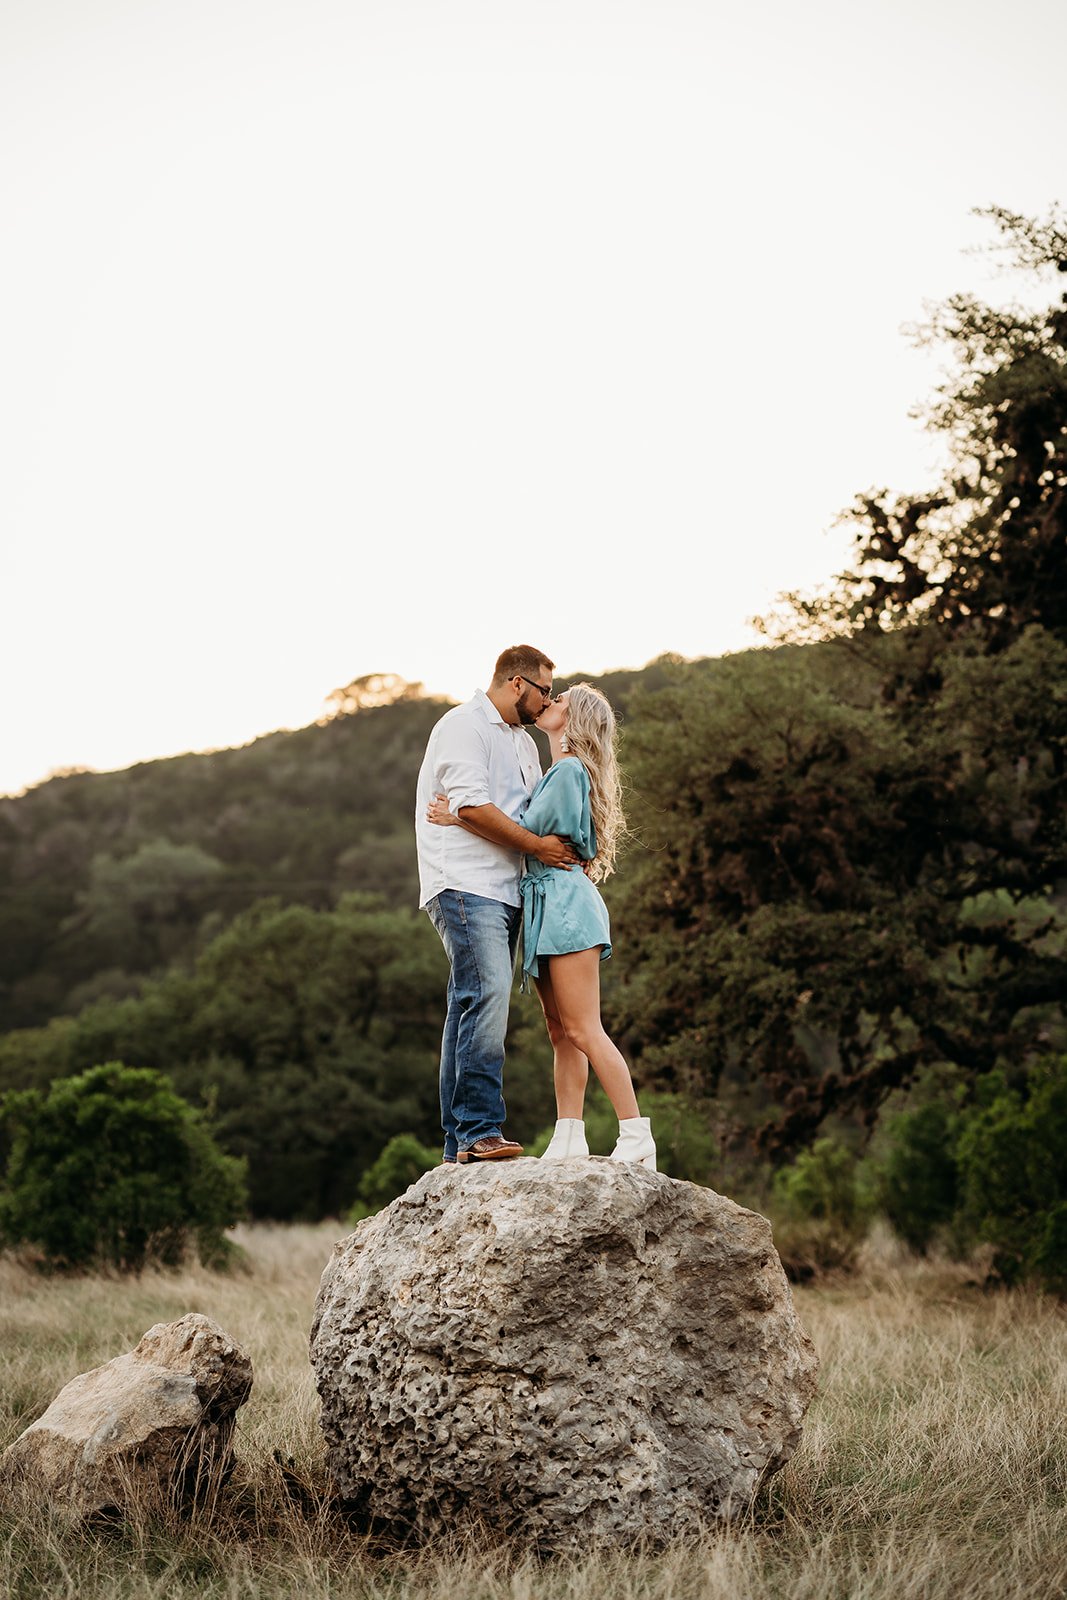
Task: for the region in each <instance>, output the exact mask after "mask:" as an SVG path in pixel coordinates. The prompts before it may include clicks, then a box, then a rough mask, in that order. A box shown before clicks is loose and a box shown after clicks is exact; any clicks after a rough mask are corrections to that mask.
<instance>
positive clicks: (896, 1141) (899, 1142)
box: [877, 1099, 960, 1252]
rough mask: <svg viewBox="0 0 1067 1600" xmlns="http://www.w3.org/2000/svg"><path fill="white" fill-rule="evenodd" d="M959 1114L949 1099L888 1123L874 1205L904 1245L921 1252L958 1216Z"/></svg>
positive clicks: (920, 1108) (898, 1115)
mask: <svg viewBox="0 0 1067 1600" xmlns="http://www.w3.org/2000/svg"><path fill="white" fill-rule="evenodd" d="M959 1132H960V1113H959V1111H958V1109H957V1107H956V1106H955V1105H954V1104H952V1103H950V1102H949V1101H947V1100H944V1099H940V1100H929V1101H927V1102H926V1104H924V1105H917V1106H915V1107H913V1108H910V1109H908V1110H905V1111H901V1112H898V1113H897V1115H896V1116H893V1117H890V1118H888V1119H887V1121H886V1124H885V1129H884V1136H885V1148H884V1154H883V1155H882V1158H881V1161H880V1164H879V1171H878V1179H877V1192H878V1203H879V1206H880V1208H881V1210H882V1211H883V1212H884V1213H885V1215H886V1218H887V1219H888V1221H889V1223H890V1224H891V1226H892V1228H893V1230H894V1232H895V1233H897V1234H898V1235H899V1236H900V1238H901V1239H903V1240H904V1242H905V1244H907V1245H910V1246H911V1248H912V1249H913V1250H918V1251H920V1252H925V1251H926V1250H927V1248H928V1247H929V1245H930V1243H931V1241H932V1239H933V1238H934V1235H935V1234H936V1233H938V1232H939V1231H940V1230H942V1229H943V1228H946V1227H948V1226H949V1224H950V1223H951V1221H952V1218H953V1216H954V1214H955V1211H956V1205H957V1199H958V1194H959V1171H958V1163H957V1155H956V1146H957V1142H958V1139H959Z"/></svg>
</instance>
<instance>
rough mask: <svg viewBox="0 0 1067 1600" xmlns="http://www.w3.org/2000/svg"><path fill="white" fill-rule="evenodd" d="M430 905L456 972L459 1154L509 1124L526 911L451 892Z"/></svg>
mask: <svg viewBox="0 0 1067 1600" xmlns="http://www.w3.org/2000/svg"><path fill="white" fill-rule="evenodd" d="M426 910H427V912H428V914H429V918H430V921H431V922H432V923H433V925H434V927H435V928H436V929H437V932H438V934H439V935H440V937H441V943H442V944H443V945H444V947H445V953H446V954H447V956H448V960H449V964H450V966H451V969H452V970H451V973H450V975H449V979H448V1009H447V1011H446V1013H445V1029H444V1033H443V1035H442V1037H441V1126H442V1128H443V1129H444V1134H445V1155H446V1156H454V1155H455V1154H456V1151H457V1149H458V1150H466V1149H468V1148H469V1147H470V1146H471V1145H472V1144H474V1142H475V1140H476V1139H485V1138H487V1137H489V1136H490V1135H491V1134H498V1133H500V1131H501V1128H502V1126H503V1123H504V1117H505V1114H506V1113H505V1107H504V1091H503V1076H504V1035H505V1034H506V1032H507V1027H508V1009H509V1007H510V1004H511V983H512V978H513V976H514V972H515V951H516V948H517V946H518V940H519V928H520V927H521V925H522V909H521V907H520V906H506V905H504V903H503V901H501V900H487V899H485V898H484V897H483V896H482V895H480V894H467V893H466V892H464V891H461V890H459V889H443V890H442V891H441V893H440V894H438V895H435V896H434V898H433V899H432V900H430V901H429V902H428V903H427V906H426Z"/></svg>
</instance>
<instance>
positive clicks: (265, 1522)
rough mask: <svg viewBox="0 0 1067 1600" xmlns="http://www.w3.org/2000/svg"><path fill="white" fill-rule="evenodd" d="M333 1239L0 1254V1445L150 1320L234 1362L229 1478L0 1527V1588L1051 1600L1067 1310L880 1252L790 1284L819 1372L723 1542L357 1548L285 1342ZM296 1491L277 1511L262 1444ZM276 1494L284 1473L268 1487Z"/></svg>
mask: <svg viewBox="0 0 1067 1600" xmlns="http://www.w3.org/2000/svg"><path fill="white" fill-rule="evenodd" d="M337 1231H338V1230H337V1229H336V1228H335V1227H331V1226H329V1225H327V1226H320V1227H317V1228H300V1227H286V1228H282V1227H279V1228H266V1227H257V1228H250V1229H248V1230H246V1231H245V1232H244V1233H243V1234H242V1235H241V1236H240V1242H241V1243H242V1245H243V1246H244V1248H245V1250H246V1251H247V1253H248V1259H249V1270H248V1271H246V1272H241V1273H236V1274H233V1275H231V1276H219V1275H216V1274H213V1273H209V1272H205V1271H202V1270H199V1269H190V1270H187V1271H183V1272H181V1273H174V1274H156V1273H149V1274H145V1275H144V1276H143V1277H141V1278H140V1279H134V1280H122V1279H119V1278H116V1277H107V1276H97V1277H89V1278H72V1279H64V1278H47V1277H41V1276H39V1275H37V1274H36V1273H34V1272H33V1271H31V1270H29V1269H27V1268H25V1267H23V1266H20V1265H19V1264H18V1263H16V1262H14V1261H12V1260H10V1259H6V1258H3V1259H0V1446H2V1445H6V1444H7V1443H8V1442H9V1441H10V1440H11V1439H13V1438H14V1437H16V1435H17V1434H18V1433H19V1432H21V1430H22V1429H23V1428H24V1427H26V1426H27V1424H28V1423H29V1422H31V1421H32V1420H33V1419H34V1418H35V1417H36V1416H38V1415H39V1414H40V1412H41V1411H42V1410H43V1409H44V1407H45V1405H46V1404H47V1403H48V1401H49V1400H50V1399H51V1398H52V1396H53V1395H54V1394H55V1392H56V1391H57V1390H58V1389H59V1388H60V1387H61V1386H62V1384H64V1383H65V1382H66V1381H67V1380H68V1379H69V1378H71V1377H73V1376H74V1374H75V1373H78V1372H82V1371H85V1370H86V1369H87V1368H89V1367H92V1366H95V1365H97V1364H99V1363H100V1362H102V1361H105V1360H108V1359H109V1358H110V1357H112V1356H114V1355H117V1354H120V1353H121V1352H122V1351H124V1350H127V1349H129V1348H130V1347H131V1346H132V1345H133V1344H135V1343H136V1341H137V1340H138V1339H139V1338H140V1336H141V1334H142V1333H143V1332H144V1331H145V1329H147V1328H148V1327H150V1326H151V1324H152V1323H154V1322H158V1321H161V1320H170V1319H172V1318H174V1317H177V1316H180V1315H181V1314H182V1313H183V1312H186V1311H203V1312H205V1313H207V1314H208V1315H209V1316H212V1317H214V1318H215V1319H216V1320H217V1321H218V1322H220V1323H221V1324H222V1326H223V1327H224V1328H225V1329H226V1330H227V1331H228V1332H229V1333H231V1334H232V1335H233V1336H234V1337H235V1338H236V1339H238V1340H239V1341H240V1342H241V1343H242V1344H243V1345H244V1346H245V1348H246V1349H247V1350H248V1351H249V1353H250V1354H251V1357H252V1360H253V1364H254V1367H255V1387H254V1390H253V1394H252V1398H251V1400H250V1401H249V1403H248V1405H247V1406H246V1407H245V1408H244V1410H243V1412H242V1413H241V1419H240V1424H239V1431H238V1437H237V1452H238V1457H239V1471H238V1473H237V1474H235V1476H234V1479H233V1480H231V1483H230V1485H229V1486H228V1487H227V1489H226V1490H224V1491H223V1493H222V1495H221V1496H220V1498H219V1500H218V1502H217V1503H216V1504H215V1505H214V1506H213V1507H211V1508H209V1509H206V1510H204V1511H202V1512H200V1513H198V1514H197V1515H196V1516H194V1517H193V1518H192V1519H191V1520H190V1521H187V1522H185V1523H181V1524H174V1525H168V1524H166V1523H160V1522H158V1521H155V1522H154V1521H152V1520H151V1519H148V1518H145V1519H142V1520H140V1521H137V1522H135V1523H134V1524H133V1525H127V1526H126V1527H125V1528H123V1529H121V1530H113V1531H106V1532H99V1533H95V1534H87V1533H84V1532H77V1531H72V1530H71V1529H69V1528H67V1527H65V1526H64V1525H63V1523H62V1522H61V1521H60V1520H59V1519H57V1518H56V1517H54V1516H53V1515H51V1514H50V1513H49V1512H48V1510H47V1509H44V1508H27V1507H26V1506H24V1505H23V1506H11V1505H9V1506H6V1507H4V1508H3V1509H2V1511H0V1594H3V1595H4V1596H11V1597H17V1600H29V1597H31V1596H38V1595H41V1596H43V1595H48V1596H56V1597H66V1596H69V1597H72V1600H73V1597H74V1596H77V1597H78V1600H96V1597H102V1596H124V1597H125V1596H128V1597H130V1600H150V1597H151V1600H177V1597H185V1596H190V1597H191V1596H194V1595H196V1596H210V1597H215V1596H217V1597H220V1600H221V1597H226V1600H245V1597H253V1596H256V1597H259V1596H263V1597H269V1600H273V1597H283V1596H293V1597H296V1596H299V1597H301V1600H311V1597H317V1596H324V1597H330V1600H341V1597H347V1596H353V1597H354V1596H366V1597H368V1600H424V1597H425V1600H429V1597H430V1596H435V1597H436V1596H441V1595H448V1596H450V1597H451V1596H455V1597H457V1600H458V1597H459V1596H462V1597H463V1600H542V1597H543V1600H601V1597H605V1596H611V1597H615V1596H618V1597H620V1600H698V1597H699V1600H719V1597H722V1600H749V1597H752V1600H755V1597H760V1596H775V1597H783V1600H823V1597H837V1596H841V1597H844V1596H849V1597H856V1600H860V1597H863V1600H942V1597H943V1600H978V1597H989V1600H1051V1597H1053V1596H1062V1595H1064V1594H1067V1438H1065V1432H1067V1427H1065V1425H1067V1312H1065V1308H1064V1307H1063V1306H1062V1305H1058V1304H1056V1303H1055V1302H1053V1301H1050V1300H1044V1299H1041V1298H1039V1297H1037V1296H1031V1295H1027V1294H1022V1293H1012V1294H1006V1293H995V1294H989V1293H986V1292H984V1291H983V1290H982V1289H981V1288H980V1287H979V1286H978V1285H977V1284H976V1283H974V1282H972V1281H969V1274H968V1272H967V1271H966V1269H964V1268H962V1267H957V1266H953V1265H950V1264H946V1263H914V1262H907V1261H904V1260H901V1259H899V1258H897V1257H896V1256H894V1254H893V1251H892V1250H891V1249H890V1248H889V1247H888V1246H887V1245H885V1244H884V1243H883V1245H882V1246H881V1248H880V1249H879V1248H878V1247H877V1246H875V1247H872V1248H871V1249H870V1250H869V1252H868V1255H867V1258H866V1260H865V1263H864V1267H863V1270H862V1272H861V1273H860V1274H859V1275H857V1276H855V1277H853V1278H850V1279H847V1280H842V1281H841V1282H837V1283H824V1284H822V1285H820V1286H818V1287H810V1288H809V1287H806V1288H802V1289H799V1290H797V1291H796V1298H797V1303H798V1307H799V1310H800V1313H801V1316H802V1318H803V1320H804V1323H805V1326H806V1327H807V1329H808V1332H809V1333H810V1334H811V1336H812V1338H813V1339H814V1341H815V1344H816V1346H817V1348H818V1351H819V1355H820V1359H821V1364H822V1365H821V1375H820V1395H819V1397H818V1399H817V1400H816V1402H815V1404H814V1406H813V1408H812V1410H811V1412H810V1413H809V1417H808V1422H807V1426H806V1429H805V1434H804V1442H803V1445H802V1447H801V1449H800V1451H799V1452H798V1453H797V1455H796V1456H795V1457H794V1459H793V1461H792V1462H791V1463H790V1465H789V1466H788V1467H787V1468H786V1470H785V1471H784V1472H782V1473H780V1474H779V1475H778V1477H777V1478H776V1479H774V1480H773V1481H772V1483H771V1485H770V1486H769V1488H768V1489H767V1491H766V1492H765V1494H764V1496H763V1497H762V1499H761V1501H760V1503H759V1504H758V1506H757V1508H756V1510H755V1512H754V1513H753V1515H752V1516H751V1517H750V1519H749V1520H748V1521H747V1522H746V1523H745V1524H744V1525H742V1526H740V1527H735V1528H732V1529H729V1530H722V1529H718V1528H709V1529H708V1530H707V1533H706V1534H705V1536H704V1537H703V1538H701V1539H698V1540H693V1539H689V1540H687V1541H684V1542H682V1541H676V1542H674V1543H672V1544H668V1546H667V1547H666V1548H665V1549H661V1550H658V1551H655V1552H651V1551H650V1552H640V1551H635V1552H631V1553H628V1554H626V1555H619V1554H604V1553H602V1552H596V1551H591V1552H589V1553H588V1554H587V1555H586V1556H585V1557H584V1558H583V1559H581V1560H575V1561H567V1562H555V1563H545V1564H542V1563H539V1562H538V1561H537V1560H536V1559H534V1558H533V1557H531V1556H530V1555H528V1554H524V1553H523V1552H522V1551H521V1550H518V1549H514V1548H511V1547H509V1546H506V1545H505V1546H501V1545H500V1544H494V1543H493V1542H492V1541H487V1540H484V1539H478V1538H477V1537H474V1536H467V1537H466V1538H462V1539H461V1538H459V1537H458V1536H457V1538H456V1541H455V1543H454V1545H453V1546H451V1547H448V1548H442V1547H436V1548H432V1549H425V1550H422V1551H420V1552H418V1553H412V1552H405V1551H402V1550H383V1549H381V1548H376V1547H373V1546H371V1545H369V1544H368V1543H367V1542H366V1541H365V1540H364V1539H363V1538H362V1537H361V1536H359V1535H358V1534H356V1533H355V1532H353V1531H352V1530H351V1529H349V1528H347V1527H346V1526H345V1525H344V1524H343V1523H342V1522H341V1521H340V1520H339V1519H338V1517H337V1516H336V1515H335V1514H334V1513H331V1511H330V1509H329V1506H328V1503H327V1500H326V1497H325V1494H324V1493H323V1491H324V1489H325V1478H324V1472H323V1466H322V1452H321V1447H320V1443H319V1437H318V1425H317V1405H316V1396H315V1392H314V1387H313V1384H312V1381H311V1374H310V1369H309V1367H308V1361H307V1332H308V1327H309V1324H310V1321H311V1313H312V1306H313V1303H314V1298H315V1292H316V1288H317V1283H318V1277H319V1273H320V1271H321V1268H322V1266H323V1264H324V1262H325V1260H326V1258H327V1256H328V1254H329V1251H330V1247H331V1245H332V1243H333V1239H334V1237H335V1233H336V1232H337ZM276 1450H278V1451H280V1452H281V1454H282V1456H283V1457H286V1458H290V1457H291V1458H292V1462H293V1471H294V1472H295V1475H296V1478H297V1479H298V1480H300V1481H302V1482H303V1483H304V1484H305V1485H306V1486H307V1489H308V1491H309V1492H308V1494H307V1495H306V1496H305V1497H304V1499H303V1503H301V1502H300V1497H299V1496H298V1497H296V1498H294V1496H293V1494H292V1492H291V1489H287V1487H286V1482H285V1480H284V1479H283V1476H282V1474H281V1472H280V1471H279V1468H278V1466H277V1464H276V1462H275V1459H274V1452H275V1451H276ZM290 1483H291V1480H290Z"/></svg>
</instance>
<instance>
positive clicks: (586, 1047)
mask: <svg viewBox="0 0 1067 1600" xmlns="http://www.w3.org/2000/svg"><path fill="white" fill-rule="evenodd" d="M560 1025H561V1027H562V1028H563V1031H564V1034H565V1036H566V1039H567V1043H568V1044H572V1045H573V1046H574V1048H575V1049H576V1050H580V1051H581V1052H582V1055H583V1056H588V1055H589V1054H590V1053H593V1054H595V1052H596V1047H597V1044H598V1042H599V1041H600V1040H601V1039H602V1038H603V1037H604V1030H603V1028H602V1027H601V1026H600V1025H599V1024H598V1023H590V1022H583V1021H581V1020H571V1021H567V1022H561V1024H560Z"/></svg>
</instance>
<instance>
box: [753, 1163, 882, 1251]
mask: <svg viewBox="0 0 1067 1600" xmlns="http://www.w3.org/2000/svg"><path fill="white" fill-rule="evenodd" d="M769 1209H770V1211H771V1220H772V1223H773V1228H774V1244H775V1248H776V1250H777V1251H778V1254H779V1256H780V1257H781V1261H782V1265H783V1267H784V1268H785V1270H786V1273H787V1275H788V1276H789V1277H790V1278H792V1279H793V1280H794V1282H800V1281H803V1280H804V1279H807V1278H812V1277H816V1276H818V1275H819V1274H821V1273H824V1272H832V1271H837V1270H848V1269H849V1268H850V1267H852V1266H854V1265H855V1260H856V1254H857V1251H858V1249H859V1246H860V1244H861V1243H862V1241H863V1238H864V1236H865V1234H866V1232H867V1225H868V1223H869V1221H870V1217H871V1211H872V1196H871V1195H870V1193H869V1192H868V1190H867V1187H866V1184H865V1182H864V1172H863V1167H862V1164H861V1162H860V1161H859V1160H858V1158H857V1157H856V1155H855V1154H854V1152H853V1151H852V1150H850V1149H849V1147H848V1146H847V1145H846V1144H844V1143H843V1142H842V1141H841V1140H840V1139H837V1138H834V1137H832V1136H830V1135H826V1136H825V1137H823V1138H821V1139H816V1141H815V1143H814V1144H813V1145H812V1146H811V1148H810V1149H809V1150H803V1151H801V1153H800V1155H799V1156H798V1157H797V1159H796V1161H794V1163H793V1165H792V1166H790V1167H786V1168H783V1169H782V1170H781V1171H780V1172H778V1173H777V1174H776V1175H775V1179H774V1185H773V1190H772V1195H771V1201H770V1208H769Z"/></svg>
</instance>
